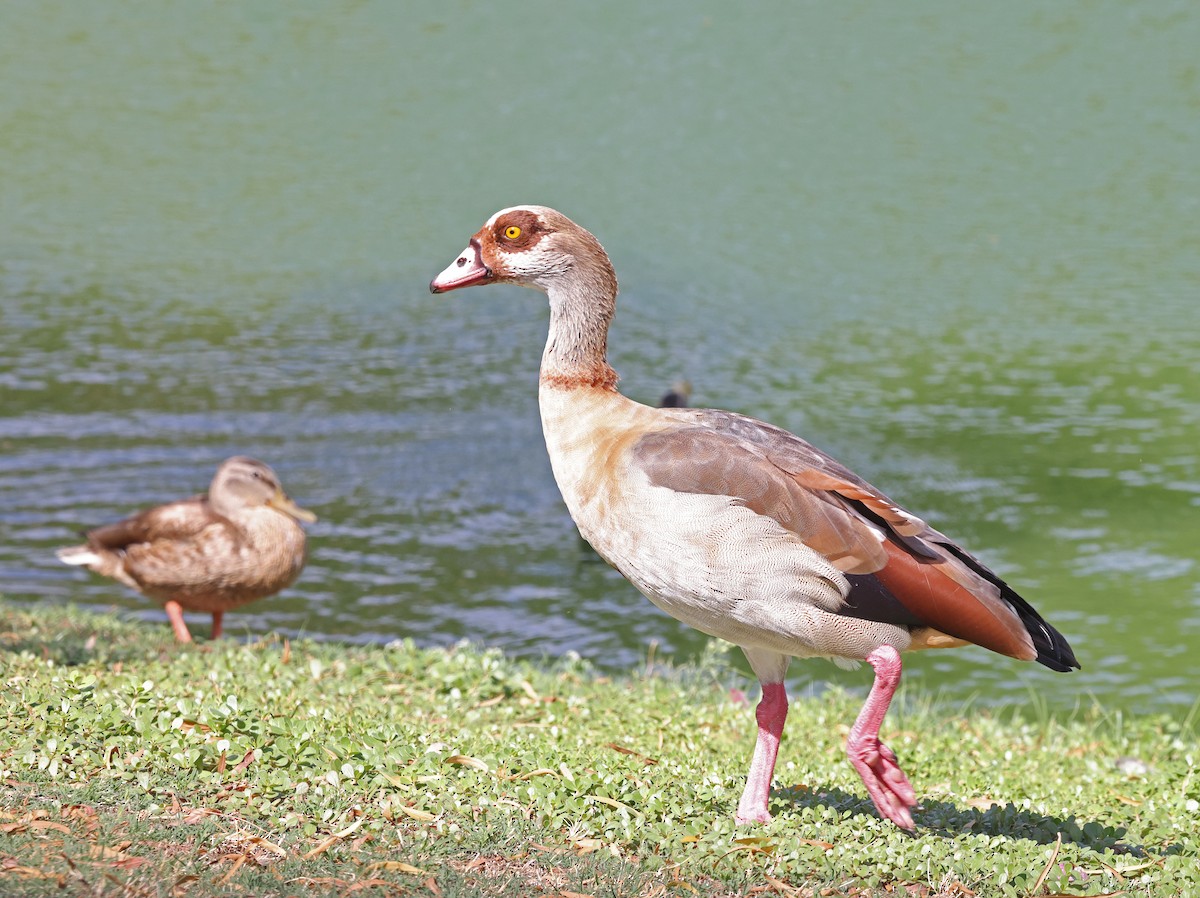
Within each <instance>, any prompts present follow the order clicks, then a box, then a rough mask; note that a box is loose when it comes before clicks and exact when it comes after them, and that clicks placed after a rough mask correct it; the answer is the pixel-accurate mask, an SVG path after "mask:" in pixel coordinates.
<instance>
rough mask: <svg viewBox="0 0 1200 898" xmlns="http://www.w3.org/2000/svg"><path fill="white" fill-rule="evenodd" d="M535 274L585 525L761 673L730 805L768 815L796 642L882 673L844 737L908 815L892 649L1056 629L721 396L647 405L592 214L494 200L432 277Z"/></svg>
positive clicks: (563, 487) (1050, 649)
mask: <svg viewBox="0 0 1200 898" xmlns="http://www.w3.org/2000/svg"><path fill="white" fill-rule="evenodd" d="M492 282H498V283H514V284H518V285H521V286H527V287H533V288H535V289H539V290H542V291H544V292H545V293H546V294H547V296H548V298H549V301H550V329H549V334H548V337H547V341H546V347H545V350H544V352H543V354H542V363H541V374H540V386H539V407H540V410H541V417H542V428H543V433H544V436H545V439H546V447H547V450H548V452H549V456H550V462H551V466H552V468H553V471H554V476H555V480H556V481H557V483H558V486H559V489H560V491H561V493H562V496H563V500H564V502H565V503H566V505H567V508H568V510H569V511H570V514H571V516H572V518H573V519H574V521H575V523H576V525H577V526H578V527H579V530H580V533H581V534H582V535H583V537H584V538H585V539H586V540H587V541H588V542H589V543H591V545H592V546H593V548H595V550H596V551H597V553H598V554H599V555H600V556H601V557H603V558H604V559H605V560H607V561H608V562H609V563H610V564H612V565H613V566H614V567H615V568H617V570H619V571H620V572H621V573H622V574H623V575H624V576H625V577H626V578H628V579H629V580H630V581H631V582H632V583H633V584H634V585H635V586H636V587H637V588H638V589H639V590H640V591H641V592H642V593H643V594H645V595H646V596H647V597H648V598H649V599H650V601H652V602H653V603H654V604H655V605H657V606H658V607H659V608H661V609H662V610H664V611H666V612H667V613H668V614H670V615H672V616H673V617H675V618H677V619H679V620H680V621H682V622H684V623H686V624H688V625H690V626H692V627H695V628H696V629H698V630H701V631H702V632H704V633H708V634H709V635H712V636H716V637H720V638H722V639H725V640H728V641H730V642H732V643H734V644H736V645H738V646H740V647H741V648H742V650H743V651H744V653H745V654H746V657H747V659H748V660H749V662H750V665H751V667H752V669H753V670H754V672H755V674H756V675H757V676H758V678H759V680H760V681H761V683H762V687H763V695H762V700H761V701H760V703H759V705H758V708H757V711H756V717H757V720H758V727H759V732H758V739H757V741H756V744H755V751H754V755H753V757H752V760H751V764H750V772H749V776H748V778H747V784H746V788H745V790H744V792H743V794H742V798H741V800H740V801H739V803H738V808H737V812H736V815H735V816H736V819H737V820H738V822H756V821H765V820H769V819H770V814H769V813H768V810H767V804H768V797H769V791H770V784H771V778H772V775H773V771H774V766H775V760H776V756H777V753H778V748H779V741H780V738H781V736H782V732H783V727H784V722H785V720H786V716H787V696H786V691H785V689H784V686H783V680H784V675H785V673H786V671H787V667H788V664H789V661H790V659H791V658H793V657H800V658H805V657H814V656H827V657H830V658H832V659H834V660H835V661H840V662H842V663H845V662H853V661H862V660H866V661H867V662H869V663H870V664H871V665H872V667H873V668H874V669H875V683H874V685H873V687H872V689H871V692H870V694H869V696H868V698H867V701H866V703H865V704H864V707H863V710H862V712H861V713H860V715H859V717H858V720H857V721H856V722H855V725H854V727H853V728H852V729H851V733H850V737H849V739H848V740H847V752H848V754H849V756H850V760H851V762H852V763H853V765H854V766H855V769H856V770H857V771H858V772H859V774H860V776H861V777H862V779H863V782H864V784H865V785H866V787H867V791H868V794H869V795H870V796H871V798H872V800H873V801H874V802H875V805H876V807H877V808H878V810H879V811H880V813H881V814H882V815H883V816H884V817H886V818H887V819H890V820H892V821H893V822H895V823H896V824H897V825H899V826H902V827H905V828H909V829H911V828H912V826H913V819H912V815H911V808H912V807H913V805H914V804H915V801H916V796H915V792H914V790H913V789H912V786H911V784H909V782H908V780H907V778H906V777H905V776H904V774H903V772H902V771H901V770H900V767H899V765H898V763H897V761H896V758H895V755H894V754H893V753H892V752H891V750H890V749H889V748H887V746H886V745H884V744H883V743H882V742H881V741H880V740H879V736H878V734H879V727H880V724H881V723H882V720H883V717H884V714H885V713H886V711H887V707H888V704H889V703H890V700H891V697H892V695H893V694H894V692H895V689H896V687H897V685H898V683H899V678H900V669H901V664H900V653H901V652H903V651H906V650H914V649H923V648H942V647H953V646H960V645H965V644H968V643H975V644H978V645H982V646H984V647H986V648H989V649H992V650H993V651H996V652H999V653H1001V654H1005V655H1009V656H1011V657H1014V658H1018V659H1021V660H1036V661H1038V662H1040V663H1041V664H1043V665H1045V666H1047V667H1050V668H1051V669H1054V670H1058V671H1067V670H1070V669H1072V668H1075V667H1078V662H1077V661H1076V659H1075V656H1074V654H1073V652H1072V651H1071V648H1070V646H1069V645H1068V644H1067V641H1066V640H1065V639H1064V638H1063V636H1062V635H1061V634H1060V633H1058V631H1057V630H1055V629H1054V628H1053V627H1051V626H1050V625H1049V624H1047V623H1046V622H1045V621H1044V620H1043V619H1042V618H1041V616H1040V615H1039V614H1038V613H1037V612H1036V611H1035V610H1034V609H1033V608H1032V607H1031V606H1030V605H1029V604H1028V603H1027V602H1026V601H1025V600H1024V599H1022V598H1021V597H1020V596H1019V595H1017V594H1016V593H1015V592H1014V591H1013V590H1012V589H1011V588H1010V587H1009V586H1008V585H1007V584H1006V583H1004V581H1003V580H1001V579H1000V578H999V577H998V576H996V575H995V574H994V573H993V572H992V571H990V570H988V569H987V568H986V567H985V566H984V565H983V564H981V563H980V562H979V561H978V560H977V559H975V558H974V557H973V556H971V555H970V554H969V553H967V552H966V551H965V550H964V549H962V548H961V547H960V546H958V545H957V544H955V543H954V542H953V541H952V540H950V539H949V538H948V537H946V536H944V535H943V534H941V533H939V532H938V531H936V530H934V529H933V528H931V527H929V526H928V525H927V524H926V523H925V522H924V521H922V520H921V519H920V518H918V517H917V516H915V515H913V514H911V513H910V512H908V511H906V510H905V509H903V508H902V507H900V506H899V505H897V504H896V503H894V502H893V501H892V500H891V499H889V498H888V497H887V496H885V495H884V494H883V493H881V492H880V491H878V490H876V489H875V488H874V487H872V486H871V485H870V484H869V483H867V482H866V481H865V480H863V479H862V478H860V477H858V476H857V475H855V474H854V473H853V472H851V471H849V470H848V469H847V468H845V467H844V466H842V465H841V464H839V463H838V462H837V461H835V460H834V459H832V458H831V457H829V456H828V455H826V454H825V453H823V452H821V451H820V450H819V449H817V448H815V447H814V446H812V445H811V444H809V443H808V442H806V441H804V440H803V439H801V438H800V437H797V436H795V435H794V434H791V433H788V432H787V431H785V430H783V429H781V428H778V427H775V426H774V425H771V424H767V423H765V422H762V421H757V420H755V419H753V418H748V417H745V416H743V415H738V414H735V413H732V412H725V411H719V410H713V409H689V408H651V407H649V406H645V405H641V404H639V403H636V402H634V401H632V400H630V399H628V398H626V397H625V396H623V395H621V394H620V393H619V392H618V391H617V388H616V386H617V376H616V373H615V372H614V371H613V370H612V368H611V367H609V365H608V363H607V360H606V352H607V333H608V326H609V323H610V321H611V319H612V316H613V313H614V310H615V297H616V292H617V284H616V276H615V274H614V273H613V270H612V266H611V263H610V262H609V259H608V256H607V254H606V253H605V252H604V250H603V248H602V247H601V246H600V244H599V242H598V241H597V240H596V239H595V237H594V236H592V235H591V234H590V233H589V232H587V231H586V230H584V229H583V228H581V227H579V226H578V225H577V224H575V223H574V222H572V221H571V220H570V219H568V218H567V217H566V216H564V215H562V214H561V213H559V212H557V211H555V210H553V209H549V208H547V207H543V206H519V207H512V208H509V209H505V210H501V211H500V212H498V213H496V214H495V215H493V216H492V218H491V219H489V221H488V222H487V223H486V224H485V225H484V227H483V228H482V229H481V230H480V231H479V232H478V233H476V234H475V236H474V237H473V238H472V239H471V241H470V242H469V244H468V247H467V249H466V250H465V251H464V252H463V254H462V255H460V256H459V258H458V259H456V260H455V262H453V263H452V264H451V265H450V266H449V267H447V268H446V270H445V271H443V272H442V273H441V274H440V275H438V277H436V278H435V279H434V280H433V282H432V283H431V284H430V289H431V290H433V292H435V293H440V292H445V291H447V290H454V289H459V288H462V287H468V286H475V285H478V284H486V283H492Z"/></svg>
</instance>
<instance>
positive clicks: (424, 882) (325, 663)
mask: <svg viewBox="0 0 1200 898" xmlns="http://www.w3.org/2000/svg"><path fill="white" fill-rule="evenodd" d="M0 676H2V678H3V683H4V697H3V721H2V724H0V725H2V727H3V729H2V732H0V833H2V834H3V838H2V839H0V894H3V895H6V896H23V895H51V894H54V895H61V894H68V895H72V894H79V895H98V896H99V895H114V896H115V895H122V896H125V895H128V896H203V895H219V894H231V895H254V896H285V895H317V896H334V895H336V896H346V895H364V896H392V895H399V896H410V895H411V896H446V898H457V896H470V895H489V896H492V895H495V896H514V898H516V896H520V898H528V896H547V898H549V896H565V898H577V896H594V898H618V896H629V898H635V896H636V898H658V896H664V898H666V896H708V895H713V896H752V895H779V896H816V895H847V896H869V895H910V896H971V895H979V896H992V895H998V896H1000V895H1003V896H1007V895H1013V896H1026V895H1108V894H1124V895H1155V896H1159V895H1164V896H1165V895H1193V894H1200V835H1198V829H1200V827H1198V826H1197V823H1196V818H1197V811H1198V810H1200V777H1198V776H1197V765H1198V762H1200V747H1198V744H1197V738H1196V733H1195V730H1194V727H1193V723H1192V721H1190V720H1184V721H1180V720H1172V719H1168V718H1164V717H1135V716H1126V715H1124V714H1121V713H1117V712H1105V711H1103V710H1101V709H1090V710H1087V711H1081V712H1078V713H1076V714H1075V715H1072V716H1071V719H1069V720H1055V719H1053V717H1051V716H1050V715H1048V714H1040V715H1038V716H1037V719H1036V720H1032V721H1031V720H1028V719H1022V718H1021V717H1019V716H1016V715H1011V714H999V713H988V712H986V711H980V710H978V709H971V710H969V711H967V712H965V713H963V712H961V711H960V709H958V708H955V707H950V706H947V705H946V704H938V703H936V702H932V701H929V700H921V699H920V698H916V699H913V698H911V697H910V698H909V699H908V700H907V701H902V702H900V703H898V707H896V708H894V709H893V712H892V714H891V715H889V718H888V720H887V722H886V724H885V731H884V732H885V738H886V739H887V740H888V742H889V743H890V744H891V745H892V747H893V748H894V749H895V750H896V752H897V754H898V755H899V756H900V759H901V762H902V764H903V765H904V766H905V767H906V769H907V771H908V772H909V775H910V778H911V779H912V780H913V781H914V785H915V786H916V788H917V792H918V795H919V796H920V797H921V807H920V808H919V809H918V811H917V813H916V819H917V824H918V828H917V833H916V835H907V834H905V833H903V832H901V831H899V830H897V829H896V828H895V827H893V826H891V825H890V824H886V823H884V822H882V821H881V820H880V819H879V818H878V817H877V816H876V815H875V813H874V811H873V809H872V807H871V805H870V804H869V802H868V800H867V799H866V796H865V793H864V791H863V788H862V785H861V783H860V782H859V781H858V778H857V776H856V775H855V774H854V772H853V770H852V768H851V767H850V765H849V763H848V762H847V761H846V759H845V756H844V753H843V742H844V740H845V736H846V733H847V728H848V726H849V724H850V723H851V722H852V721H853V719H854V715H855V713H856V712H857V705H858V699H856V698H855V697H853V696H849V695H846V694H843V693H840V692H832V693H829V694H826V695H822V696H820V697H818V698H812V699H803V700H800V701H796V702H795V703H794V705H793V708H792V712H791V716H790V718H789V720H788V727H787V731H786V733H785V737H784V743H783V747H782V750H781V754H780V758H781V763H780V766H779V769H778V770H777V775H776V785H775V790H774V792H773V793H772V812H773V813H774V815H775V819H774V821H772V822H771V823H770V824H768V825H766V826H763V827H758V828H750V827H740V828H739V827H735V826H734V824H733V820H732V814H733V809H734V805H735V803H736V800H737V797H738V794H739V793H740V790H741V787H742V777H743V775H744V773H745V769H746V765H747V762H748V757H749V752H750V749H751V747H752V744H753V730H754V724H753V710H752V707H751V706H750V705H748V704H747V703H746V702H745V701H744V699H741V697H740V693H739V690H746V689H749V684H747V683H745V682H744V681H743V680H741V679H740V675H738V674H737V673H735V672H733V670H732V669H731V668H730V667H728V666H727V665H726V664H725V663H724V661H723V657H722V654H721V651H720V650H719V649H717V650H714V652H713V653H712V655H711V656H710V657H707V658H705V659H703V660H702V661H701V662H700V663H698V664H697V665H696V666H693V667H687V668H678V669H666V670H664V669H661V668H660V669H657V670H656V672H655V673H654V674H653V675H646V674H644V673H634V674H631V675H630V676H628V677H625V678H621V679H610V678H607V677H604V676H600V675H599V674H597V673H596V672H595V671H593V670H592V669H591V668H589V666H588V665H587V664H585V663H584V662H582V661H580V660H579V659H577V658H568V659H564V660H560V661H555V662H548V663H546V664H544V665H532V664H528V663H524V662H518V661H514V660H512V659H509V658H506V657H504V656H503V655H501V654H500V653H498V652H496V651H489V650H484V649H479V648H472V647H456V648H453V649H451V650H440V649H419V648H416V647H414V646H413V645H411V644H409V643H398V644H394V645H390V646H387V647H382V646H380V647H346V646H341V645H334V644H328V643H314V642H307V641H306V642H296V643H289V642H288V641H287V640H284V639H281V638H276V637H268V638H265V639H262V640H259V641H257V642H253V643H249V644H247V643H238V642H235V641H233V640H225V641H220V642H217V643H207V644H206V643H201V644H199V645H195V646H177V645H175V644H174V642H173V641H172V640H171V637H170V630H169V628H168V627H166V626H165V625H164V626H148V625H143V624H130V623H125V622H122V621H120V620H118V619H116V618H115V617H112V616H98V615H91V614H85V613H82V612H79V611H74V610H65V611H64V610H63V609H45V610H40V609H34V610H31V609H28V608H23V607H20V606H17V605H14V604H10V603H3V602H0ZM731 687H735V688H733V689H731Z"/></svg>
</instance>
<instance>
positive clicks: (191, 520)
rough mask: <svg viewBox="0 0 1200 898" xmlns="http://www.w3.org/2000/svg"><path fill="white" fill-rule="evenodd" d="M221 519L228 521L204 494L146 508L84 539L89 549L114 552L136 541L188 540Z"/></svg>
mask: <svg viewBox="0 0 1200 898" xmlns="http://www.w3.org/2000/svg"><path fill="white" fill-rule="evenodd" d="M220 522H225V523H228V520H227V519H226V518H225V517H223V516H221V515H219V514H217V513H216V512H215V511H213V510H212V509H211V508H210V507H209V505H208V501H207V500H206V499H205V498H204V497H203V496H196V497H193V498H191V499H181V500H179V501H178V502H170V503H168V504H166V505H158V506H155V507H154V508H148V509H146V510H145V511H143V512H140V513H138V514H135V515H132V516H130V517H128V518H125V519H124V520H121V521H116V522H115V523H112V524H105V525H104V526H103V527H97V528H96V529H95V530H89V531H88V534H87V542H88V546H89V547H91V548H92V549H100V550H107V551H110V552H115V551H119V550H121V549H126V548H128V547H129V546H132V545H136V544H137V543H148V542H155V541H157V540H179V539H189V538H191V537H193V536H195V535H196V534H198V533H200V531H202V530H204V528H206V527H209V526H211V525H212V524H215V523H220Z"/></svg>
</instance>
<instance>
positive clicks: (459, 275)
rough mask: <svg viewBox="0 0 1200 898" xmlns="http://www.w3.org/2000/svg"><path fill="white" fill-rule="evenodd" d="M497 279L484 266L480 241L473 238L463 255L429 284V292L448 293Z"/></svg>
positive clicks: (490, 270)
mask: <svg viewBox="0 0 1200 898" xmlns="http://www.w3.org/2000/svg"><path fill="white" fill-rule="evenodd" d="M495 277H496V275H495V274H493V273H492V269H490V268H488V267H487V266H486V265H484V264H483V254H482V252H481V250H480V246H479V241H478V240H475V239H474V238H472V240H471V243H470V244H469V245H468V246H467V248H466V249H464V250H463V251H462V254H461V255H459V257H458V258H457V259H455V260H454V261H453V262H451V263H450V264H449V265H447V266H446V270H445V271H443V272H442V273H441V274H439V275H438V276H437V277H435V278H434V279H433V280H432V281H430V282H429V292H430V293H448V292H449V291H451V290H458V289H459V288H461V287H474V286H475V285H476V284H486V283H487V282H488V281H490V280H493V279H494V278H495Z"/></svg>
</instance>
